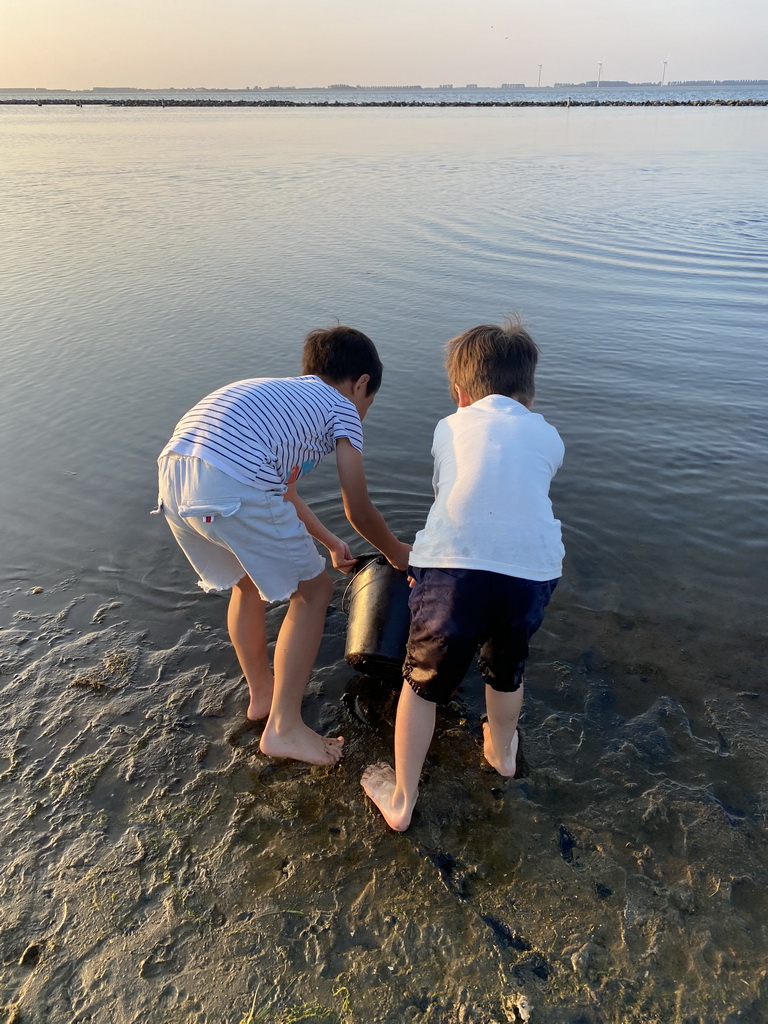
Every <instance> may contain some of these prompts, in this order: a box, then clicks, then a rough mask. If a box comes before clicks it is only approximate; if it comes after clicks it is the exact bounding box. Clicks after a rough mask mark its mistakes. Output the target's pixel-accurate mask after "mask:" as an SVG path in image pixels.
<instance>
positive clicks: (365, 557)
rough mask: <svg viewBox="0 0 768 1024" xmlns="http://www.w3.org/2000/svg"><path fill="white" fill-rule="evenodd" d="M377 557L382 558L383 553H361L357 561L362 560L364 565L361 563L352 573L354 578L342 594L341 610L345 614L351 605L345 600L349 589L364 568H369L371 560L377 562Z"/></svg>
mask: <svg viewBox="0 0 768 1024" xmlns="http://www.w3.org/2000/svg"><path fill="white" fill-rule="evenodd" d="M377 558H381V555H379V554H375V555H361V556H360V557H359V558H358V560H357V561H358V562H362V565H360V566H359V567H358V568H357V569H355V571H354V573H353V574H352V578H351V579H350V581H349V583H348V584H347V585H346V587H345V588H344V593H343V594H342V595H341V610H342V612H344V614H345V615H347V614H348V613H349V607H348V606H347V605H345V602H346V600H347V595H348V594H349V591H350V589H351V587H352V584H353V583H354V582H355V580H356V579H357V577H358V576H359V575H360V573H361V572H362V571H363V570H364V569H367V568H368V566H369V565H370V564H371V562H375V561H376V559H377Z"/></svg>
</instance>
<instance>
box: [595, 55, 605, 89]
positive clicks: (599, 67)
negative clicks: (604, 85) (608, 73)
mask: <svg viewBox="0 0 768 1024" xmlns="http://www.w3.org/2000/svg"><path fill="white" fill-rule="evenodd" d="M603 60H605V57H603ZM602 77H603V61H602V60H599V61H598V62H597V88H598V89H599V88H600V79H601V78H602Z"/></svg>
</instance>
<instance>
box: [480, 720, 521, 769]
mask: <svg viewBox="0 0 768 1024" xmlns="http://www.w3.org/2000/svg"><path fill="white" fill-rule="evenodd" d="M483 736H484V742H483V753H484V754H485V760H486V761H487V762H488V764H489V765H490V766H491V767H492V768H495V769H496V771H497V772H498V773H499V775H505V776H506V777H507V778H509V779H514V777H515V774H516V772H517V751H518V747H519V745H520V735H519V733H518V731H517V729H515V735H514V736H513V737H512V742H511V743H510V744H509V746H508V747H507V749H506V750H503V751H502V752H501V754H497V752H496V750H495V749H494V746H493V739H492V738H491V729H490V726H489V725H488V723H487V722H483Z"/></svg>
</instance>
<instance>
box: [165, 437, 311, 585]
mask: <svg viewBox="0 0 768 1024" xmlns="http://www.w3.org/2000/svg"><path fill="white" fill-rule="evenodd" d="M158 467H159V492H160V495H159V502H158V510H159V509H162V511H163V512H164V513H165V518H166V519H167V521H168V525H169V526H170V528H171V530H172V531H173V535H174V537H175V538H176V540H177V541H178V543H179V546H180V547H181V550H182V551H183V552H184V554H185V555H186V556H187V558H188V559H189V561H190V562H191V564H192V567H193V568H194V569H195V571H196V572H197V574H198V576H199V577H200V580H199V583H198V586H200V587H202V588H203V590H204V591H206V593H210V592H211V591H217V590H228V589H229V588H230V587H232V586H234V585H235V583H238V582H239V581H240V580H241V579H242V578H243V577H244V576H246V575H247V576H250V577H251V579H252V580H253V582H254V583H255V584H256V586H257V587H258V589H259V593H260V594H261V596H262V598H263V600H264V601H285V600H287V599H288V598H289V597H290V596H291V594H293V593H295V591H296V590H297V588H298V586H299V583H301V582H302V581H303V580H311V579H314V578H315V576H319V575H320V573H321V572H323V570H324V569H325V559H324V558H322V557H321V555H320V552H319V551H318V550H317V548H316V547H315V542H314V541H313V540H312V538H311V537H310V536H309V533H308V532H307V528H306V526H305V525H304V523H302V521H301V520H300V519H299V517H298V515H297V514H296V509H295V508H294V506H293V505H292V504H291V502H290V501H286V500H285V498H284V497H283V493H284V492H283V491H282V490H280V489H279V488H271V489H269V488H261V487H258V486H254V485H252V484H245V483H241V482H240V481H239V480H235V478H234V477H231V476H227V474H226V473H222V471H221V470H220V469H216V467H215V466H211V465H210V464H209V463H208V462H203V460H202V459H197V458H193V457H192V456H190V455H175V454H170V455H165V456H163V457H162V458H161V459H160V460H159V462H158Z"/></svg>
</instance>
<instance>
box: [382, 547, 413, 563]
mask: <svg viewBox="0 0 768 1024" xmlns="http://www.w3.org/2000/svg"><path fill="white" fill-rule="evenodd" d="M412 547H413V545H412V544H403V542H402V541H398V542H397V549H396V550H394V551H390V553H389V554H388V555H387V561H388V562H389V564H390V565H394V567H395V568H396V569H407V568H408V560H409V557H410V554H411V548H412Z"/></svg>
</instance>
